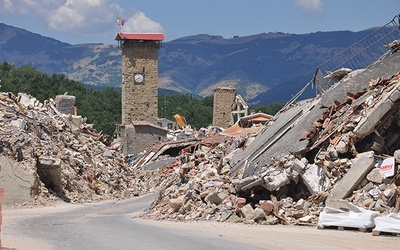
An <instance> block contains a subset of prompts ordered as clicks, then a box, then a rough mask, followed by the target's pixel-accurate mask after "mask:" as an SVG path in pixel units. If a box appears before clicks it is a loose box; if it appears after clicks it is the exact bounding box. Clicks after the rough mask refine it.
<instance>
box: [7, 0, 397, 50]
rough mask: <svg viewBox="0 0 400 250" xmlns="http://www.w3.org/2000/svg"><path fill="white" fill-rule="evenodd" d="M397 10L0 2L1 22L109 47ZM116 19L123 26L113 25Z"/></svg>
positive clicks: (389, 14)
mask: <svg viewBox="0 0 400 250" xmlns="http://www.w3.org/2000/svg"><path fill="white" fill-rule="evenodd" d="M399 12H400V1H399V0H379V1H378V0H368V1H367V0H329V1H328V0H247V1H244V0H201V1H193V0H192V1H191V0H140V1H134V0H117V1H113V0H0V22H1V23H5V24H7V25H11V26H15V27H18V28H23V29H26V30H29V31H31V32H35V33H39V34H41V35H43V36H48V37H52V38H55V39H57V40H60V41H62V42H67V43H71V44H79V43H105V44H113V43H116V42H115V41H114V37H115V35H116V33H117V32H134V33H136V32H143V33H159V32H161V33H164V35H165V40H166V41H171V40H174V39H177V38H180V37H184V36H190V35H196V34H210V35H221V36H223V37H224V38H231V37H233V36H247V35H254V34H260V33H264V32H266V33H268V32H284V33H291V34H304V33H311V32H317V31H339V30H350V31H360V30H364V29H368V28H372V27H375V26H381V25H384V24H386V23H388V22H389V21H391V20H392V18H393V17H394V16H395V15H396V14H397V13H399ZM117 16H121V17H123V18H124V19H125V20H126V22H125V24H124V26H117Z"/></svg>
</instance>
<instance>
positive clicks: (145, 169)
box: [0, 34, 400, 231]
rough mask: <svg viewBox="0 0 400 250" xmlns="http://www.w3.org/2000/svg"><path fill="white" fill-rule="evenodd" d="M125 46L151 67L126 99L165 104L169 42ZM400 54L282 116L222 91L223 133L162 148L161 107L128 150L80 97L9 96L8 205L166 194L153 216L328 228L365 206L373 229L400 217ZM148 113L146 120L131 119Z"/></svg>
mask: <svg viewBox="0 0 400 250" xmlns="http://www.w3.org/2000/svg"><path fill="white" fill-rule="evenodd" d="M119 35H121V36H122V35H123V34H119ZM117 38H118V39H120V40H122V41H123V43H124V44H125V45H124V46H126V48H129V49H132V48H130V46H133V47H134V48H135V49H138V50H139V55H142V56H143V58H140V57H139V58H137V60H139V61H138V62H137V63H136V64H135V63H134V65H130V64H131V63H132V62H135V61H132V60H129V59H130V58H124V60H125V59H126V60H127V61H126V64H127V65H130V66H129V67H128V66H126V67H127V69H128V73H127V76H126V77H124V79H125V80H126V82H125V83H124V84H125V87H124V88H125V90H124V91H125V93H126V95H125V98H128V97H132V95H131V94H132V93H133V92H134V91H138V92H146V91H149V92H148V93H150V94H152V95H153V96H152V97H154V96H156V95H155V94H154V86H156V85H157V84H156V83H157V81H156V78H155V76H154V73H155V72H156V69H154V68H153V71H152V73H149V71H148V70H147V69H148V68H150V69H151V68H152V67H153V66H154V61H155V58H156V56H155V55H156V53H155V52H156V51H157V49H158V46H159V44H157V41H160V39H161V38H162V37H160V36H156V37H152V36H150V37H147V36H145V37H142V36H140V37H135V36H134V37H117ZM144 38H146V39H144ZM143 39H144V40H146V41H147V42H143ZM161 40H162V39H161ZM398 44H399V43H398V42H392V43H390V44H389V45H388V48H389V51H388V52H387V53H386V54H385V55H384V56H383V57H381V58H380V59H379V60H377V61H376V62H375V63H373V64H371V65H369V66H368V67H366V68H365V69H362V70H356V71H351V70H348V69H346V68H344V69H341V70H339V71H336V72H331V73H330V74H329V75H328V77H331V78H332V79H334V80H335V84H334V85H333V86H329V88H325V87H321V86H319V87H321V89H323V90H324V91H323V93H322V94H321V95H318V96H317V97H316V98H314V99H310V100H304V101H299V102H296V103H291V104H290V105H287V106H286V107H285V109H283V110H281V111H280V112H279V113H278V114H276V115H275V116H270V115H267V114H262V113H252V114H250V115H247V108H248V107H247V105H246V104H245V102H244V100H243V99H242V98H241V97H240V96H238V95H235V90H234V89H233V88H230V87H229V88H217V89H216V91H215V93H216V94H217V95H222V96H223V98H222V97H221V98H217V99H219V100H225V98H226V99H227V100H228V102H227V103H225V104H224V105H221V106H218V105H214V108H215V110H214V112H215V113H219V114H214V120H213V125H215V126H210V127H208V128H202V129H200V130H199V131H198V132H196V133H194V134H193V137H190V138H184V139H182V140H173V141H163V140H161V138H160V137H166V134H167V132H168V130H167V129H165V128H161V127H157V126H156V125H155V124H154V123H155V122H156V121H157V120H156V117H157V115H156V113H157V111H156V109H155V106H156V105H155V103H154V101H155V100H156V99H151V102H150V103H146V104H145V106H144V107H143V106H141V105H138V106H137V105H136V104H137V103H136V104H135V100H131V101H127V103H128V104H129V105H125V106H123V112H125V113H123V114H125V115H123V124H121V126H120V127H119V130H118V131H119V133H120V136H121V137H122V140H117V141H115V142H113V143H109V142H107V141H106V140H105V135H103V134H101V133H98V132H96V131H95V130H94V129H93V128H92V125H91V124H86V119H85V118H82V117H80V116H78V115H77V113H76V110H75V109H74V98H73V97H71V96H66V95H63V96H58V97H56V101H53V100H48V101H46V102H45V103H43V104H42V103H40V102H38V101H37V100H36V99H35V98H33V97H31V96H29V95H26V94H22V93H21V94H18V95H17V96H14V95H12V94H11V93H0V114H1V123H2V127H1V133H0V150H1V157H0V162H1V169H0V171H1V181H2V185H3V186H4V187H5V189H6V194H5V196H4V198H3V203H5V204H10V205H15V204H18V203H19V204H21V203H24V202H27V201H28V202H33V203H36V204H42V203H45V202H46V200H48V199H50V200H51V199H53V198H55V197H58V198H61V199H63V200H64V201H67V202H92V201H97V200H101V199H111V198H114V199H115V198H117V199H122V198H127V197H131V196H136V195H140V194H144V193H148V192H153V191H155V190H156V189H158V188H160V189H161V190H160V192H159V197H158V198H157V199H156V200H155V201H154V202H153V204H152V206H151V208H150V209H149V210H148V211H146V212H145V213H143V217H146V218H152V219H158V220H160V219H173V220H217V221H234V222H244V223H249V224H251V223H260V224H278V223H282V224H302V225H317V224H318V223H320V224H321V225H322V226H326V225H333V224H329V223H327V222H326V221H327V220H329V219H327V218H329V216H330V214H329V213H330V212H331V211H333V213H335V214H338V213H339V212H338V211H347V212H348V211H353V210H354V207H356V208H357V211H358V212H359V213H361V214H363V213H368V212H365V211H373V213H371V216H370V218H369V219H371V218H372V217H377V216H378V213H379V217H380V218H383V216H385V215H391V214H393V213H397V212H398V211H399V209H400V199H399V198H398V195H399V189H398V186H399V185H400V177H399V176H400V175H399V170H398V167H397V166H398V164H399V162H400V133H399V132H398V131H399V126H400V123H399V120H400V119H399V118H400V65H399V64H398V62H399V60H400V53H398ZM135 46H136V47H135ZM146 46H148V47H149V48H150V51H152V52H151V53H147V52H149V51H148V49H149V48H148V47H146ZM129 49H128V51H129ZM141 53H142V54H141ZM135 60H136V59H135ZM140 60H142V61H140ZM147 60H149V61H150V64H149V65H150V66H149V65H147V64H146V63H149V61H147ZM141 63H144V64H141ZM138 65H145V66H144V67H143V68H139V69H138V68H137V66H138ZM154 67H155V66H154ZM144 69H146V70H144ZM130 70H133V71H132V72H131V71H130ZM145 72H147V73H146V74H143V73H145ZM135 74H137V75H140V76H142V77H144V76H146V78H145V79H144V78H142V77H139V76H138V78H137V79H135V78H134V76H135ZM132 83H133V85H132ZM129 84H131V85H129ZM135 88H136V89H135ZM146 93H147V92H146ZM150 94H149V95H150ZM145 96H147V95H145ZM142 97H143V96H142ZM149 98H150V97H149ZM125 101H126V100H125ZM138 102H139V103H140V104H143V103H142V102H146V101H145V100H142V99H140V100H138ZM134 104H135V105H134ZM137 107H141V108H143V110H138V111H137V112H136V113H135V112H131V111H132V109H135V108H137ZM124 110H125V111H124ZM221 113H222V114H221ZM138 117H141V118H138ZM235 119H236V122H234V121H235ZM129 126H132V127H129ZM128 127H129V128H128ZM221 127H223V129H222V130H221ZM149 131H150V132H149ZM148 134H152V136H153V137H151V138H149V137H146V136H147V135H148ZM154 135H155V136H154ZM135 136H137V137H135ZM132 141H139V142H140V141H147V142H150V143H149V144H146V145H144V144H140V150H142V149H143V148H145V147H148V150H146V151H145V152H142V154H137V155H135V157H132V158H128V161H125V160H126V157H125V156H127V155H129V154H131V153H136V152H138V151H139V148H129V146H130V145H131V144H132ZM137 144H138V143H137ZM138 145H139V144H138ZM121 148H122V149H121ZM7 190H8V191H7ZM7 193H12V194H13V195H7ZM349 204H351V205H349ZM327 208H329V209H327ZM352 209H353V210H352ZM321 218H324V219H323V220H322V222H321ZM362 222H364V221H362ZM368 222H370V221H368ZM363 225H366V227H368V228H370V227H372V226H373V224H371V223H364V224H363ZM358 227H362V226H358ZM396 230H397V229H396ZM383 231H384V230H383Z"/></svg>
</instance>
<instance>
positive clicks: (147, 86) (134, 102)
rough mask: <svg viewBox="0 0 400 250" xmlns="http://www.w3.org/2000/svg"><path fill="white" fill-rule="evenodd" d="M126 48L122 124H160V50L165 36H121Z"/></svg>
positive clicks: (124, 49)
mask: <svg viewBox="0 0 400 250" xmlns="http://www.w3.org/2000/svg"><path fill="white" fill-rule="evenodd" d="M115 40H117V41H118V43H119V46H120V48H121V49H122V125H126V124H131V123H132V122H135V121H147V122H149V123H152V124H157V118H158V49H159V48H160V46H161V41H163V40H164V35H163V34H137V33H135V34H131V33H129V34H128V33H118V34H117V36H116V38H115Z"/></svg>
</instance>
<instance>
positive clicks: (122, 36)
mask: <svg viewBox="0 0 400 250" xmlns="http://www.w3.org/2000/svg"><path fill="white" fill-rule="evenodd" d="M115 40H141V41H143V40H144V41H162V40H164V35H163V34H161V33H118V34H117V36H116V37H115Z"/></svg>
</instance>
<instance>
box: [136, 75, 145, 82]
mask: <svg viewBox="0 0 400 250" xmlns="http://www.w3.org/2000/svg"><path fill="white" fill-rule="evenodd" d="M143 80H144V75H143V74H140V73H136V74H135V82H138V83H141V82H143Z"/></svg>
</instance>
